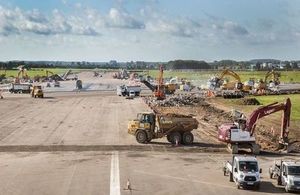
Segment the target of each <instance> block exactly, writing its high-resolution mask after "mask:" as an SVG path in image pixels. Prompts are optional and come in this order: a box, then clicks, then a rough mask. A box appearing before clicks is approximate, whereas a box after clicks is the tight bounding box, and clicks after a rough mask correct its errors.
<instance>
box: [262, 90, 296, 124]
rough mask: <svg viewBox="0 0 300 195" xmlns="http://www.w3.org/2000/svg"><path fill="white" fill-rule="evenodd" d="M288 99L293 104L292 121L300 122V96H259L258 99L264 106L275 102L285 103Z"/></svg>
mask: <svg viewBox="0 0 300 195" xmlns="http://www.w3.org/2000/svg"><path fill="white" fill-rule="evenodd" d="M288 97H289V98H290V99H291V102H292V113H291V120H300V94H290V95H270V96H257V97H256V99H257V100H258V101H259V102H260V103H261V104H262V105H267V104H270V103H273V102H284V101H285V99H286V98H288Z"/></svg>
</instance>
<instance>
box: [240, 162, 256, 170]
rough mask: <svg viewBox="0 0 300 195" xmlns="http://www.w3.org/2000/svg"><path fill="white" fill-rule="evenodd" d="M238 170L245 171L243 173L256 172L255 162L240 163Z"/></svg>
mask: <svg viewBox="0 0 300 195" xmlns="http://www.w3.org/2000/svg"><path fill="white" fill-rule="evenodd" d="M239 169H240V171H245V172H257V170H258V169H257V162H251V161H240V162H239Z"/></svg>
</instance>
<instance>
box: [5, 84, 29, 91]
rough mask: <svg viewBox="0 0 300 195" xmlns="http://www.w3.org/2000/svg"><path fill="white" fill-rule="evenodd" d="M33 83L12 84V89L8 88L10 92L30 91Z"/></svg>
mask: <svg viewBox="0 0 300 195" xmlns="http://www.w3.org/2000/svg"><path fill="white" fill-rule="evenodd" d="M30 87H31V84H15V83H13V84H11V86H10V89H9V90H8V91H9V92H10V93H30V91H31V90H30Z"/></svg>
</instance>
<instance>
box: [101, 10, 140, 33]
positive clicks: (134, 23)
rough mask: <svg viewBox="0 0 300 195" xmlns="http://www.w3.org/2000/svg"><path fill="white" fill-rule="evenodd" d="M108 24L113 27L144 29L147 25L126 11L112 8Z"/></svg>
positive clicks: (107, 20)
mask: <svg viewBox="0 0 300 195" xmlns="http://www.w3.org/2000/svg"><path fill="white" fill-rule="evenodd" d="M106 25H107V26H108V27H112V28H128V29H143V28H145V25H144V23H143V22H142V21H139V20H137V19H136V18H134V17H133V16H131V15H130V14H128V13H127V12H125V11H121V10H118V9H116V8H111V9H110V11H109V14H108V16H107V19H106Z"/></svg>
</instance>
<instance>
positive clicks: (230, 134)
mask: <svg viewBox="0 0 300 195" xmlns="http://www.w3.org/2000/svg"><path fill="white" fill-rule="evenodd" d="M291 107H292V104H291V100H290V99H289V98H287V99H286V101H285V102H284V103H278V102H275V103H272V104H269V105H266V106H262V107H259V108H257V109H256V110H254V111H253V112H252V114H251V115H250V117H249V118H248V119H246V118H245V117H242V116H244V115H242V114H241V115H240V116H239V117H238V120H237V121H236V122H235V123H227V124H222V125H221V126H220V127H218V139H219V140H220V141H222V142H226V143H227V144H228V147H229V148H230V149H231V151H232V153H233V154H236V153H238V150H239V149H240V148H247V149H251V151H252V153H253V154H259V152H260V147H259V145H258V144H256V142H255V136H254V132H255V127H256V123H257V121H258V120H259V119H260V118H263V117H265V116H268V115H271V114H273V113H275V112H279V111H283V114H282V121H281V132H280V136H279V146H280V148H283V147H285V146H287V145H288V134H289V131H288V127H289V125H290V115H291Z"/></svg>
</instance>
